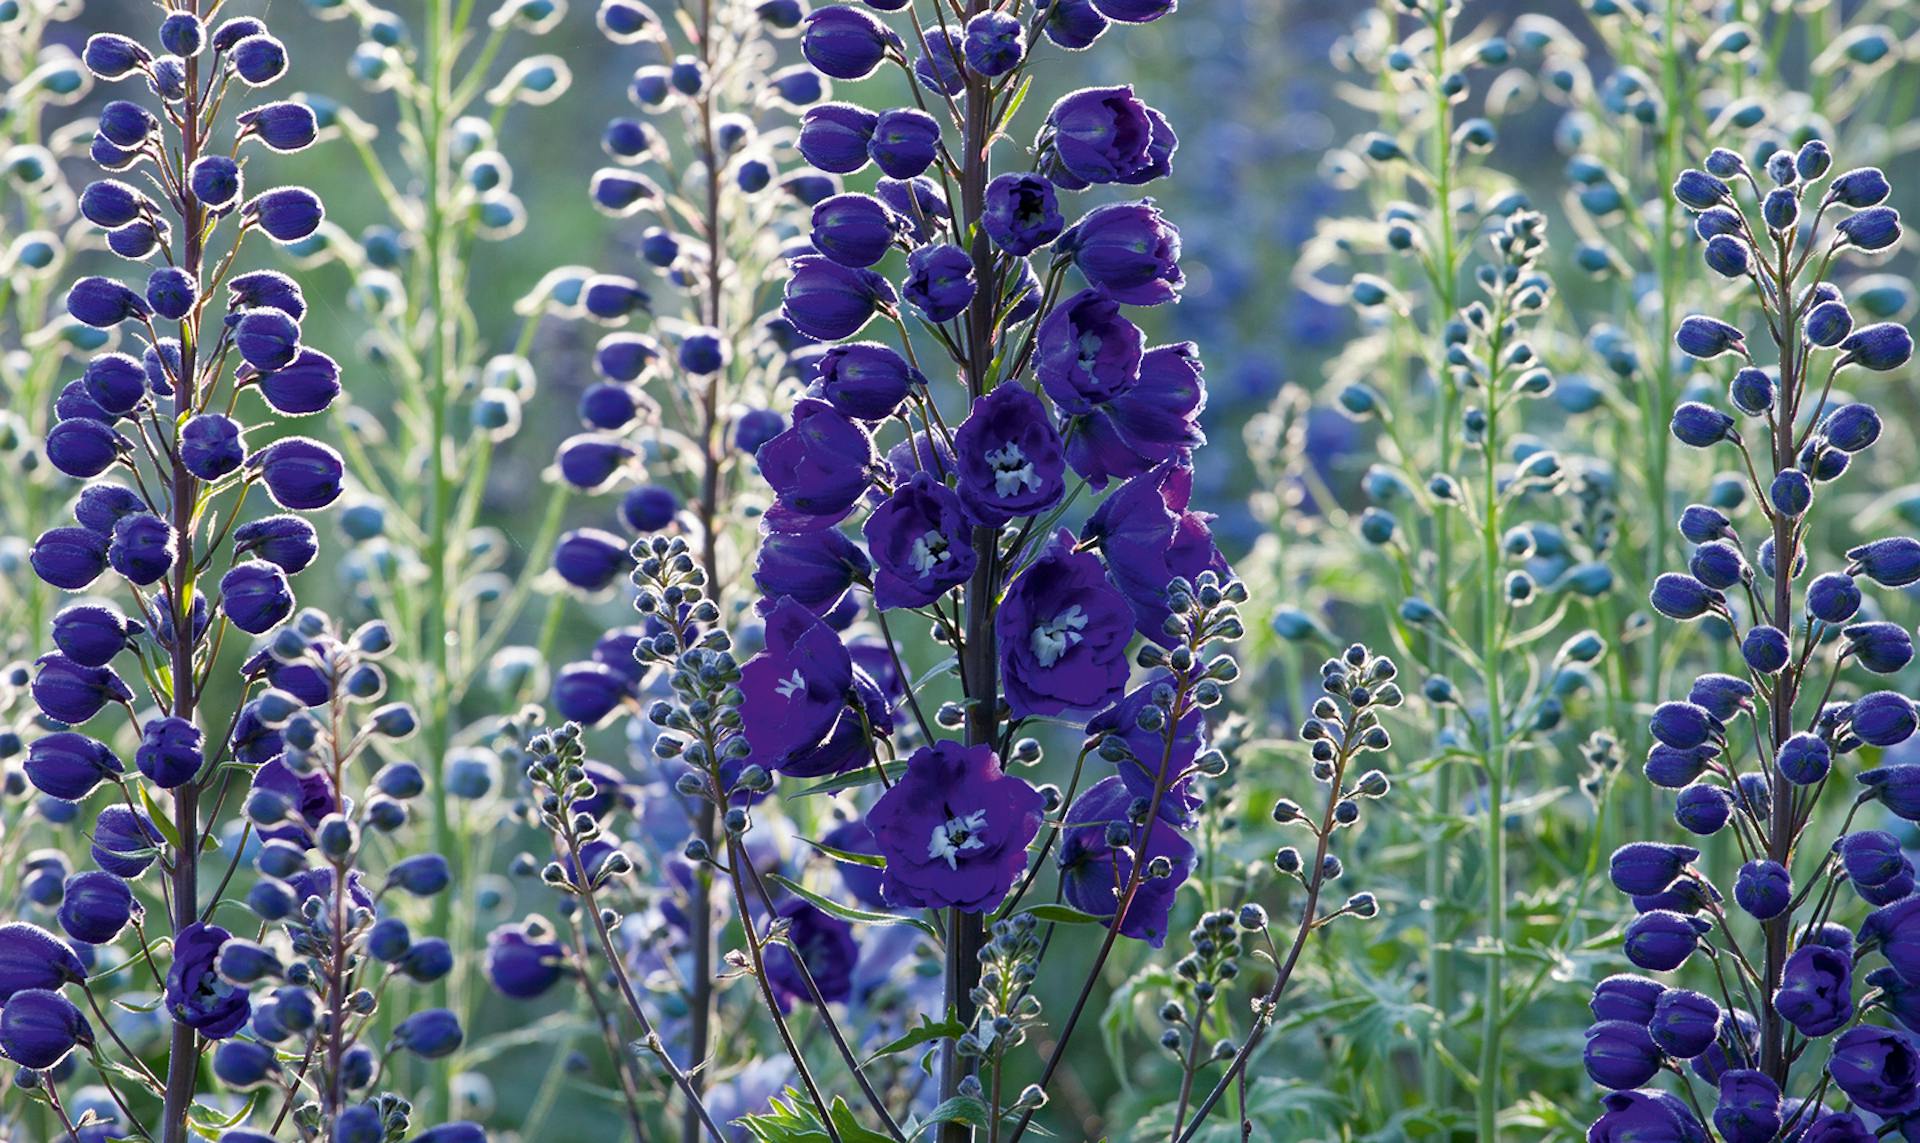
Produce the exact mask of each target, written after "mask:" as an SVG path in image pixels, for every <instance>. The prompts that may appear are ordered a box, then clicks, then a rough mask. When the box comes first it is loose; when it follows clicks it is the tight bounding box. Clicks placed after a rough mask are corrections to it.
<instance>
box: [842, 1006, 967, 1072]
mask: <svg viewBox="0 0 1920 1143" xmlns="http://www.w3.org/2000/svg"><path fill="white" fill-rule="evenodd" d="M966 1034H967V1026H966V1025H965V1024H962V1023H961V1022H960V1021H958V1020H956V1019H954V1018H953V1016H952V1015H951V1014H949V1015H948V1016H947V1018H946V1019H945V1020H942V1021H940V1022H939V1023H938V1024H935V1023H934V1022H933V1021H932V1020H929V1019H927V1014H926V1013H925V1012H922V1013H921V1014H920V1026H919V1027H918V1028H915V1029H913V1030H912V1031H910V1032H908V1033H907V1034H906V1035H904V1036H901V1037H899V1038H897V1039H895V1040H892V1041H890V1042H888V1043H885V1044H882V1045H880V1046H879V1047H878V1048H876V1049H874V1052H873V1054H872V1055H871V1056H868V1057H867V1059H866V1063H868V1064H870V1063H872V1062H873V1061H875V1060H877V1059H879V1058H880V1057H881V1056H891V1055H893V1054H894V1053H896V1052H904V1051H906V1050H907V1049H908V1048H917V1047H919V1046H920V1045H921V1044H931V1043H933V1042H934V1041H936V1040H957V1039H959V1038H960V1037H962V1036H964V1035H966ZM861 1066H862V1067H865V1066H866V1064H862V1065H861Z"/></svg>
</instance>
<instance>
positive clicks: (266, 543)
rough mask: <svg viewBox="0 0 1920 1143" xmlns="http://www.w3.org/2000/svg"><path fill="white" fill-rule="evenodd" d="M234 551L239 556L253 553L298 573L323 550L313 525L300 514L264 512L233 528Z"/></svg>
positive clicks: (290, 573) (289, 573) (290, 572)
mask: <svg viewBox="0 0 1920 1143" xmlns="http://www.w3.org/2000/svg"><path fill="white" fill-rule="evenodd" d="M233 552H234V555H235V556H236V557H238V556H245V555H246V554H248V553H252V554H254V555H257V556H259V557H260V558H261V559H263V560H266V561H267V562H269V563H275V564H279V565H280V568H281V570H283V571H285V572H286V573H287V574H288V575H298V574H299V573H300V572H302V571H305V570H306V568H307V566H308V565H310V564H312V563H313V561H314V559H315V557H317V556H318V555H319V554H320V541H319V537H318V536H317V535H316V534H315V533H314V530H313V525H312V524H309V523H308V522H307V521H306V520H304V519H302V518H300V517H299V516H291V515H281V516H264V517H262V518H260V519H258V520H250V521H248V522H247V523H245V524H242V525H240V526H239V527H238V528H235V529H234V530H233Z"/></svg>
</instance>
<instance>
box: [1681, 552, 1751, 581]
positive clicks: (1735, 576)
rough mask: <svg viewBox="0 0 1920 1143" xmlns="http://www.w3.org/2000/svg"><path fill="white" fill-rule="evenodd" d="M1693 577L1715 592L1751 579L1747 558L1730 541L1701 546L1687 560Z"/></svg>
mask: <svg viewBox="0 0 1920 1143" xmlns="http://www.w3.org/2000/svg"><path fill="white" fill-rule="evenodd" d="M1687 570H1688V571H1689V572H1692V573H1693V577H1694V578H1695V579H1697V580H1699V581H1700V582H1701V583H1704V584H1706V585H1707V586H1708V587H1710V588H1713V589H1714V590H1715V591H1726V590H1728V589H1730V588H1732V587H1735V586H1737V585H1738V584H1740V583H1742V582H1744V581H1746V580H1747V579H1749V578H1751V576H1752V572H1751V570H1750V569H1749V568H1748V567H1747V558H1746V556H1744V555H1742V554H1741V552H1740V549H1739V547H1738V546H1736V545H1735V544H1734V543H1733V542H1732V541H1730V540H1715V541H1713V542H1712V543H1707V544H1701V545H1700V546H1699V547H1697V548H1695V549H1694V550H1693V555H1692V556H1691V557H1690V558H1689V559H1688V560H1687Z"/></svg>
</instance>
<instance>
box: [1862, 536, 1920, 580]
mask: <svg viewBox="0 0 1920 1143" xmlns="http://www.w3.org/2000/svg"><path fill="white" fill-rule="evenodd" d="M1847 560H1848V567H1847V574H1848V575H1850V576H1861V575H1864V576H1866V577H1867V578H1868V579H1870V580H1872V581H1873V582H1875V583H1877V584H1879V585H1880V586H1881V587H1907V586H1908V585H1910V584H1914V583H1920V540H1916V539H1914V538H1913V537H1911V536H1889V537H1887V538H1886V539H1883V540H1874V541H1872V542H1870V543H1866V544H1862V545H1860V546H1859V547H1856V548H1851V549H1849V550H1848V551H1847Z"/></svg>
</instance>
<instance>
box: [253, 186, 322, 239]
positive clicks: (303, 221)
mask: <svg viewBox="0 0 1920 1143" xmlns="http://www.w3.org/2000/svg"><path fill="white" fill-rule="evenodd" d="M240 213H241V217H242V218H243V219H245V220H246V222H247V223H249V224H250V225H256V226H258V227H259V228H260V229H261V230H264V231H266V233H267V237H269V238H271V239H273V240H274V241H275V242H281V243H287V242H299V241H300V240H301V239H303V238H309V237H311V236H312V235H313V232H314V231H316V230H318V229H320V223H321V221H322V220H323V219H325V218H326V216H327V211H326V208H325V207H324V206H322V205H321V204H320V196H319V195H316V194H314V193H313V192H312V191H310V190H308V189H307V188H305V187H275V188H274V189H273V190H270V191H263V192H261V193H260V194H257V195H255V196H253V198H252V199H250V200H249V201H248V202H247V204H246V205H245V206H244V207H242V208H241V210H240Z"/></svg>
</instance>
